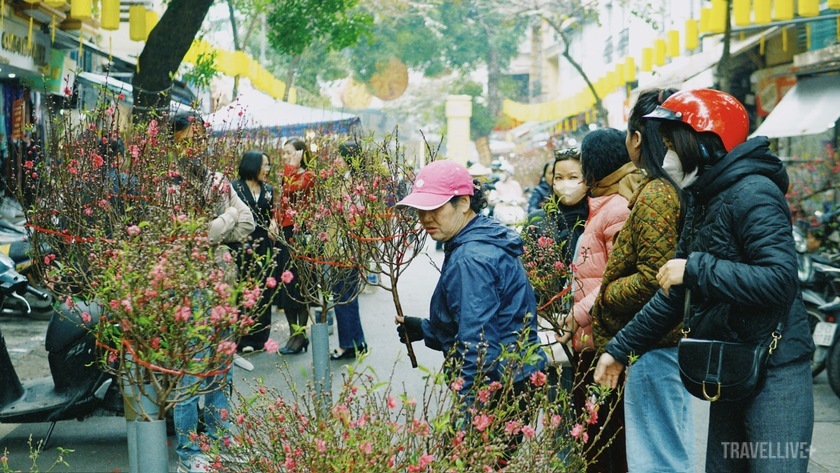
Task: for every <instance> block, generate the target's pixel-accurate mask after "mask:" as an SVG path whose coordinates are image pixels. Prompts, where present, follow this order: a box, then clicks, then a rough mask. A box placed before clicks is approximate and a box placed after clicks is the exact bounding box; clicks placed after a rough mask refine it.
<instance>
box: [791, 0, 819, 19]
mask: <svg viewBox="0 0 840 473" xmlns="http://www.w3.org/2000/svg"><path fill="white" fill-rule="evenodd" d="M796 12H797V13H798V14H799V16H818V15H819V14H820V0H799V5H798V8H797V10H796Z"/></svg>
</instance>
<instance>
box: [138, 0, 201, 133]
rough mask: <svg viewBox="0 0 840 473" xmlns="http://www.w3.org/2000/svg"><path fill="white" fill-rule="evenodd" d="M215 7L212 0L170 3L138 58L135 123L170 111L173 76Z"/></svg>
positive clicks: (174, 0)
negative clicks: (209, 11)
mask: <svg viewBox="0 0 840 473" xmlns="http://www.w3.org/2000/svg"><path fill="white" fill-rule="evenodd" d="M212 4H213V0H172V1H171V2H169V6H168V7H167V9H166V12H165V13H164V14H163V16H162V17H161V19H160V22H159V23H158V24H157V26H155V28H154V29H153V30H152V32H151V34H149V39H148V40H147V41H146V46H145V47H144V48H143V52H142V53H140V57H139V58H137V71H136V72H135V74H134V78H133V79H132V80H131V85H132V86H133V87H134V109H133V110H132V113H133V115H134V117H135V119H139V120H143V119H146V118H148V117H149V115H150V113H152V112H153V111H155V110H162V111H166V112H168V111H169V101H170V97H171V90H172V75H173V74H175V72H176V71H177V70H178V67H179V66H180V65H181V61H183V59H184V56H185V55H186V54H187V51H189V49H190V46H191V45H192V42H193V39H195V35H196V34H197V33H198V30H199V29H200V28H201V24H202V22H204V17H205V16H206V15H207V11H208V10H210V6H211V5H212Z"/></svg>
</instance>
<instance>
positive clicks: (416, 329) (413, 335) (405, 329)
mask: <svg viewBox="0 0 840 473" xmlns="http://www.w3.org/2000/svg"><path fill="white" fill-rule="evenodd" d="M397 333H398V334H399V336H400V342H402V343H405V337H406V334H408V340H409V341H412V342H416V341H419V340H423V319H421V318H420V317H405V322H403V323H401V324H398V325H397Z"/></svg>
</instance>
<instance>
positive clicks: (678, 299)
mask: <svg viewBox="0 0 840 473" xmlns="http://www.w3.org/2000/svg"><path fill="white" fill-rule="evenodd" d="M768 145H769V141H768V140H767V138H765V137H756V138H753V139H751V140H748V141H746V142H744V143H742V144H741V145H739V146H737V147H736V148H735V149H733V150H732V151H731V152H730V153H729V154H727V155H726V156H725V157H723V158H722V159H721V161H719V162H718V163H716V164H715V165H713V166H712V167H710V168H709V169H707V170H706V171H705V172H704V173H703V174H702V175H701V176H700V177H699V178H698V180H697V181H696V182H695V183H694V184H692V185H691V186H689V187H688V188H686V192H687V193H688V199H689V206H688V211H687V214H686V220H685V226H684V227H683V232H682V234H681V237H680V242H679V247H678V250H677V256H676V257H677V258H686V259H687V263H686V268H685V276H684V284H683V285H682V286H677V287H673V288H671V291H670V295H668V296H666V295H665V293H664V292H662V290H659V291H658V292H657V293H656V295H654V297H653V298H652V299H651V300H650V302H648V303H647V304H646V305H645V307H644V308H643V309H642V310H641V312H639V313H638V314H637V315H636V316H635V317H634V318H633V320H632V321H631V322H630V323H629V324H628V325H627V326H625V327H624V329H622V330H621V331H620V332H619V333H618V334H617V335H616V336H615V338H613V340H612V341H611V342H610V343H609V344H607V347H606V351H607V352H608V353H610V354H611V355H612V356H613V357H615V358H616V359H617V360H618V361H620V362H622V363H624V364H626V363H627V359H628V357H629V355H630V354H632V353H635V354H638V355H641V354H642V353H644V352H645V351H647V350H648V349H650V348H651V347H653V346H654V344H655V343H656V341H657V340H659V339H660V338H662V336H664V335H665V334H666V333H668V331H670V330H671V329H673V328H674V327H675V326H676V325H677V324H679V323H680V322H681V321H682V320H683V314H684V303H685V294H686V288H688V289H690V290H691V299H690V302H691V316H690V321H689V324H688V325H689V327H690V328H691V336H692V337H695V338H704V339H716V340H728V341H744V342H757V341H764V340H767V338H768V337H769V334H770V333H771V332H772V330H773V329H774V328H775V327H776V324H777V323H778V321H779V319H780V318H782V317H784V318H785V325H784V330H783V332H782V339H781V340H780V341H779V344H778V349H777V350H776V351H775V352H774V353H773V355H772V356H771V357H770V365H771V366H780V365H783V364H787V363H791V362H795V361H800V360H806V359H808V358H810V356H811V354H812V353H813V350H814V343H813V339H812V338H811V335H810V330H809V327H808V322H807V317H806V314H805V306H804V305H803V303H802V296H801V293H800V290H799V280H798V279H797V275H796V255H795V251H794V247H793V236H792V233H791V216H790V211H789V209H788V205H787V201H786V200H785V192H786V191H787V188H788V176H787V171H786V170H785V167H784V164H783V163H782V162H781V161H780V160H779V158H778V157H776V156H775V155H773V154H772V153H771V152H770V150H769V147H768Z"/></svg>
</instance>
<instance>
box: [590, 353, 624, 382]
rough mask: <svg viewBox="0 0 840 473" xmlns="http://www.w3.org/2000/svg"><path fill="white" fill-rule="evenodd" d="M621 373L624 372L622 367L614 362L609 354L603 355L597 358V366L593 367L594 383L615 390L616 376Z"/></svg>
mask: <svg viewBox="0 0 840 473" xmlns="http://www.w3.org/2000/svg"><path fill="white" fill-rule="evenodd" d="M622 371H624V365H622V364H621V363H619V362H618V361H616V359H615V358H613V356H612V355H610V354H609V353H604V354H603V355H601V357H600V358H598V366H596V367H595V375H594V378H595V382H596V383H599V384H600V385H601V386H604V387H608V388H610V389H615V387H616V386H618V376H619V375H620V374H621V372H622Z"/></svg>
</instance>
